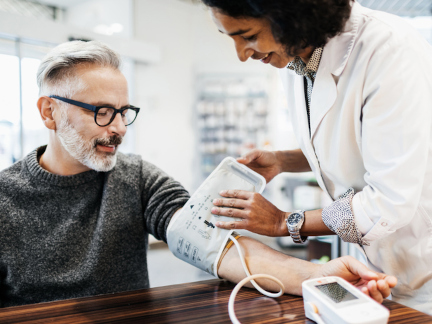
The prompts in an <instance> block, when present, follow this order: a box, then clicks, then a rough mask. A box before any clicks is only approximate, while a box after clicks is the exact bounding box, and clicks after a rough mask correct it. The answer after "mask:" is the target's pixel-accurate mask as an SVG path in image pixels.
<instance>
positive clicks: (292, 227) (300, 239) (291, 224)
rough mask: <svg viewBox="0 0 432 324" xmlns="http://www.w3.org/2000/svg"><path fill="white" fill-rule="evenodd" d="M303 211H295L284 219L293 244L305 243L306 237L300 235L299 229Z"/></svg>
mask: <svg viewBox="0 0 432 324" xmlns="http://www.w3.org/2000/svg"><path fill="white" fill-rule="evenodd" d="M304 213H305V212H304V211H303V210H295V211H294V212H292V213H291V214H289V216H288V218H287V219H286V223H287V226H288V232H289V234H290V235H291V237H292V239H293V241H294V243H299V244H303V243H304V242H306V241H307V236H301V235H300V229H301V227H302V226H303V223H304V219H305V215H304Z"/></svg>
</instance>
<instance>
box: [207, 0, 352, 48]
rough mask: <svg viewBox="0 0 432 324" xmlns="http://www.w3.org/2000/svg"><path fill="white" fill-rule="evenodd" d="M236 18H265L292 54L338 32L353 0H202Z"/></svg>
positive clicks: (322, 41) (318, 44) (318, 45)
mask: <svg viewBox="0 0 432 324" xmlns="http://www.w3.org/2000/svg"><path fill="white" fill-rule="evenodd" d="M201 1H202V2H203V3H204V4H205V5H206V6H208V7H210V8H215V9H216V10H218V11H220V12H221V13H223V14H225V15H228V16H231V17H234V18H264V19H267V20H268V21H269V22H270V26H271V30H272V33H273V36H274V38H275V40H276V41H278V42H279V43H281V44H282V45H284V46H285V51H286V53H287V54H288V55H289V56H291V57H293V56H296V55H297V54H298V53H300V52H301V51H302V50H304V49H305V48H306V47H309V46H312V47H322V46H324V45H325V44H326V43H327V41H328V40H329V39H330V38H332V37H334V36H336V35H337V34H339V33H340V32H341V31H342V30H343V28H344V25H345V22H346V21H347V20H348V18H349V16H350V13H351V2H352V0H201Z"/></svg>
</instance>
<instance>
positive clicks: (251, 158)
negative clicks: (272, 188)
mask: <svg viewBox="0 0 432 324" xmlns="http://www.w3.org/2000/svg"><path fill="white" fill-rule="evenodd" d="M237 162H239V163H242V164H244V165H246V166H247V167H248V168H251V169H252V170H254V171H255V172H257V173H259V174H261V175H262V176H263V177H264V178H265V179H266V181H267V183H269V182H270V181H271V180H272V179H273V178H274V177H275V176H277V175H278V174H279V173H281V172H282V167H281V162H280V161H279V159H278V156H277V154H276V152H271V151H264V150H258V149H254V150H252V151H250V152H249V153H247V154H246V155H245V156H243V157H240V158H238V159H237Z"/></svg>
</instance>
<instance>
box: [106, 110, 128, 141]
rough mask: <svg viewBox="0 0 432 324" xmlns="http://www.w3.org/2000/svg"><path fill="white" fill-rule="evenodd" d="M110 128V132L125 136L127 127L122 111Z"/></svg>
mask: <svg viewBox="0 0 432 324" xmlns="http://www.w3.org/2000/svg"><path fill="white" fill-rule="evenodd" d="M108 130H109V132H110V133H113V134H117V135H120V136H125V134H126V131H127V127H126V126H125V123H124V120H123V118H122V115H121V114H120V113H118V114H116V116H115V117H114V120H113V121H112V122H111V124H109V125H108Z"/></svg>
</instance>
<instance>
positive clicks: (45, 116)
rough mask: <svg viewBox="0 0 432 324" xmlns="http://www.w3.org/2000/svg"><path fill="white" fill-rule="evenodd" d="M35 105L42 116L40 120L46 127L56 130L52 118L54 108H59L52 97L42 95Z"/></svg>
mask: <svg viewBox="0 0 432 324" xmlns="http://www.w3.org/2000/svg"><path fill="white" fill-rule="evenodd" d="M37 107H38V109H39V113H40V115H41V117H42V121H43V123H44V124H45V126H46V127H47V128H48V129H52V130H56V122H55V120H54V116H53V115H54V110H55V109H59V107H58V106H57V104H56V103H55V101H54V99H51V98H50V97H47V96H42V97H40V98H39V100H38V101H37Z"/></svg>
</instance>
